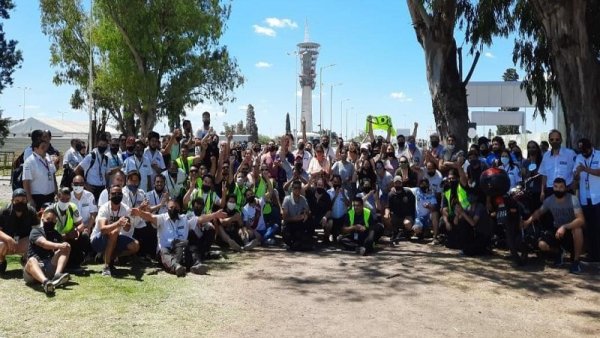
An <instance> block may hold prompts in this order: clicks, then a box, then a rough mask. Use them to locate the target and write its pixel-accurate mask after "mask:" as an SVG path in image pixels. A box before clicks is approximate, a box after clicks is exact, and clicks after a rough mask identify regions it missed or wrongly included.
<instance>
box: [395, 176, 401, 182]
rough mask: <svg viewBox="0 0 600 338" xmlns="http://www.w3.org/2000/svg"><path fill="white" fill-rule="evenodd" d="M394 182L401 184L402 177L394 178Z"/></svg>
mask: <svg viewBox="0 0 600 338" xmlns="http://www.w3.org/2000/svg"><path fill="white" fill-rule="evenodd" d="M394 182H402V176H394Z"/></svg>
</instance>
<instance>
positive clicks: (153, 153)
mask: <svg viewBox="0 0 600 338" xmlns="http://www.w3.org/2000/svg"><path fill="white" fill-rule="evenodd" d="M144 158H146V159H147V160H148V162H149V163H150V166H151V168H152V171H151V172H152V173H151V175H150V184H151V185H154V177H155V176H156V175H160V174H161V173H162V172H163V170H165V169H166V167H167V166H166V165H165V160H164V159H163V156H162V153H161V151H160V135H159V134H158V133H157V132H154V131H151V132H149V133H148V147H147V148H146V149H145V150H144ZM152 188H153V186H151V187H150V188H149V189H144V188H142V189H143V190H144V191H150V189H152Z"/></svg>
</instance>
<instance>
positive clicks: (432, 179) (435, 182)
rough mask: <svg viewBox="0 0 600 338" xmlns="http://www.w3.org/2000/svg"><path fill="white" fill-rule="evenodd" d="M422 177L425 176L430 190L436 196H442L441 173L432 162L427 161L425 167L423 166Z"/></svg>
mask: <svg viewBox="0 0 600 338" xmlns="http://www.w3.org/2000/svg"><path fill="white" fill-rule="evenodd" d="M421 175H422V177H423V178H426V179H427V181H429V188H430V189H431V191H432V192H433V193H434V194H435V195H436V196H437V197H441V196H442V191H443V187H442V181H443V179H444V178H443V177H442V173H441V172H440V171H439V170H437V169H436V166H435V164H434V163H433V162H427V164H426V165H425V167H424V168H423V172H422V174H421Z"/></svg>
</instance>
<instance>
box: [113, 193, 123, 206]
mask: <svg viewBox="0 0 600 338" xmlns="http://www.w3.org/2000/svg"><path fill="white" fill-rule="evenodd" d="M110 201H111V202H112V203H113V204H121V202H122V201H123V194H118V195H112V196H110Z"/></svg>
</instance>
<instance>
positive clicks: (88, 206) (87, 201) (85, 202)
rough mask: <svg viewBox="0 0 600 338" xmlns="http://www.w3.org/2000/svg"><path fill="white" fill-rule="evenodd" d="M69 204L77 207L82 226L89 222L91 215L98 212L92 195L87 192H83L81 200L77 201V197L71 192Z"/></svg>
mask: <svg viewBox="0 0 600 338" xmlns="http://www.w3.org/2000/svg"><path fill="white" fill-rule="evenodd" d="M71 202H72V203H75V204H76V205H77V209H78V210H79V214H80V215H81V218H82V219H83V224H87V222H88V221H89V220H90V215H91V214H93V213H97V212H98V206H97V205H96V199H95V198H94V194H92V193H91V192H89V191H87V190H84V191H83V193H82V194H81V199H77V197H75V192H73V191H72V192H71Z"/></svg>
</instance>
